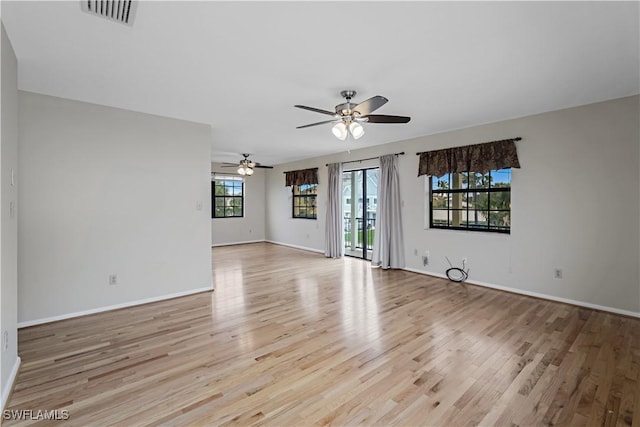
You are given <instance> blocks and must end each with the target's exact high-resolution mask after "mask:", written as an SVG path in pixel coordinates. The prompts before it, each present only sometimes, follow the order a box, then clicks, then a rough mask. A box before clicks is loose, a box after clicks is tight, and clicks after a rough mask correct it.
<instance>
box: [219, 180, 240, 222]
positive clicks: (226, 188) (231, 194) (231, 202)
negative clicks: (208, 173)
mask: <svg viewBox="0 0 640 427" xmlns="http://www.w3.org/2000/svg"><path fill="white" fill-rule="evenodd" d="M211 193H212V194H211V197H212V199H213V200H212V201H213V203H212V204H211V206H212V209H211V210H212V212H211V217H212V218H234V217H242V216H244V180H243V178H241V177H238V176H224V175H216V176H215V177H214V179H213V181H211Z"/></svg>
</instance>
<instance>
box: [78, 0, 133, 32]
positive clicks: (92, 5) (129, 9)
mask: <svg viewBox="0 0 640 427" xmlns="http://www.w3.org/2000/svg"><path fill="white" fill-rule="evenodd" d="M136 5H137V1H134V0H80V6H81V8H82V10H83V11H84V12H87V13H91V14H93V15H97V16H102V17H103V18H107V19H109V20H111V21H115V22H120V23H121V24H125V25H129V26H131V25H133V17H134V16H135V11H136Z"/></svg>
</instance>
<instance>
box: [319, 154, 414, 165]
mask: <svg viewBox="0 0 640 427" xmlns="http://www.w3.org/2000/svg"><path fill="white" fill-rule="evenodd" d="M393 155H394V156H404V151H401V152H400V153H394V154H393ZM379 158H380V156H378V157H368V158H366V159H360V160H349V161H346V162H340V163H342V164H343V165H344V164H345V163H358V162H364V161H367V160H374V159H379ZM325 166H329V163H327V164H325Z"/></svg>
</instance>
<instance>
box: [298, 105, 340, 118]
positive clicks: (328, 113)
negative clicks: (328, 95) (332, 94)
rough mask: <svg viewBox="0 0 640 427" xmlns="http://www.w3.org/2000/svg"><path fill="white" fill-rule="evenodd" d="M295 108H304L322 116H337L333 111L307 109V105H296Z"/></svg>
mask: <svg viewBox="0 0 640 427" xmlns="http://www.w3.org/2000/svg"><path fill="white" fill-rule="evenodd" d="M294 107H297V108H302V109H303V110H309V111H314V112H316V113H320V114H327V115H329V116H335V115H336V113H335V112H333V111H327V110H321V109H319V108H314V107H307V106H306V105H294Z"/></svg>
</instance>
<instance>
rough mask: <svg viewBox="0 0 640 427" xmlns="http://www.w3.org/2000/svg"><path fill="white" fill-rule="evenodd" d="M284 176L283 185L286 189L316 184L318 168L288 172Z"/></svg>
mask: <svg viewBox="0 0 640 427" xmlns="http://www.w3.org/2000/svg"><path fill="white" fill-rule="evenodd" d="M284 174H285V175H284V185H285V186H286V187H289V186H291V185H304V184H317V183H318V168H313V169H302V170H299V171H290V172H285V173H284Z"/></svg>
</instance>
